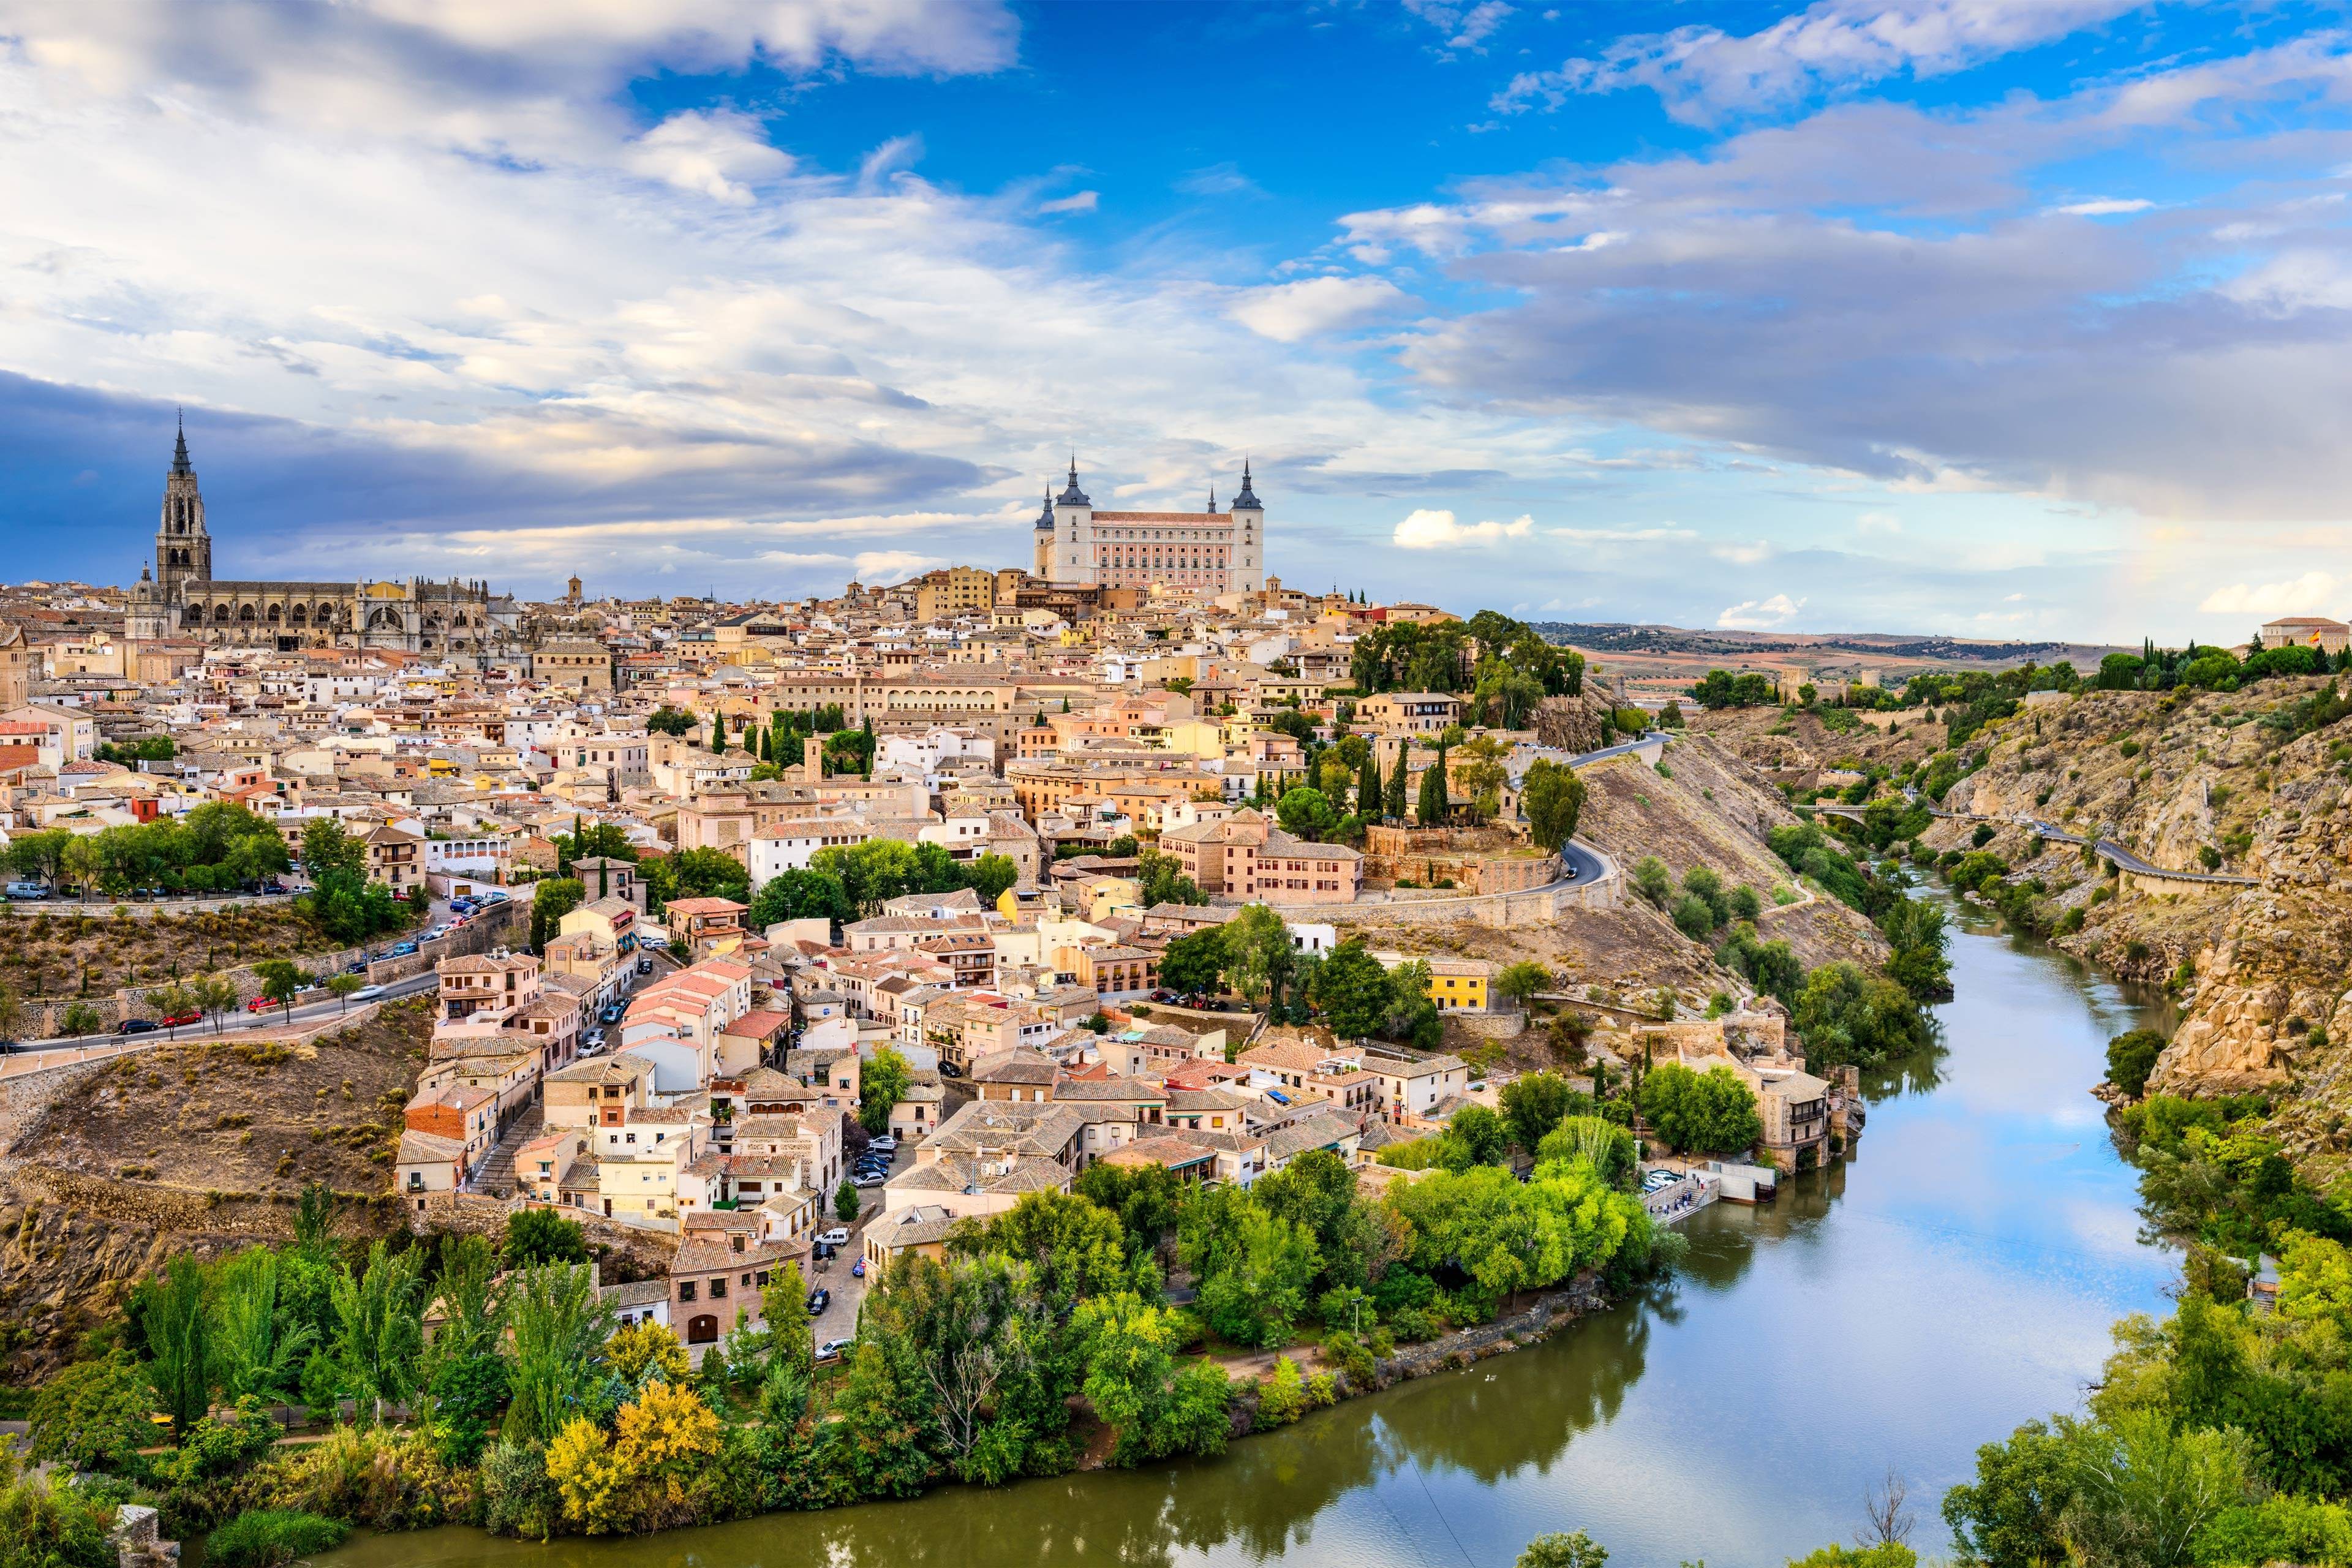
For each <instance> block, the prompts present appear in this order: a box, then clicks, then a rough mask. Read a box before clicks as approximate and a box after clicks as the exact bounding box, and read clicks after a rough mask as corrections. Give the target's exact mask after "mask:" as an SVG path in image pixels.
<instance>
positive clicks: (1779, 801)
mask: <svg viewBox="0 0 2352 1568" xmlns="http://www.w3.org/2000/svg"><path fill="white" fill-rule="evenodd" d="M1666 768H1667V771H1666V772H1664V773H1654V772H1652V771H1651V770H1650V768H1649V767H1648V766H1647V765H1645V764H1644V763H1642V762H1641V761H1640V760H1639V759H1638V758H1634V757H1621V758H1617V759H1614V760H1612V761H1610V762H1606V763H1600V764H1597V765H1595V766H1592V767H1589V768H1586V769H1584V770H1582V773H1581V776H1582V777H1583V779H1584V781H1585V784H1586V786H1587V788H1588V789H1589V791H1590V794H1589V795H1588V798H1587V800H1586V802H1585V806H1584V814H1583V817H1582V819H1581V820H1580V822H1579V824H1578V826H1577V837H1579V838H1580V839H1582V840H1583V841H1585V842H1586V843H1588V844H1591V845H1594V846H1595V847H1599V848H1601V849H1602V850H1603V851H1605V852H1606V853H1608V854H1609V855H1610V856H1611V857H1612V858H1614V859H1616V860H1617V861H1618V863H1619V865H1620V866H1621V867H1622V868H1625V869H1626V870H1627V871H1628V872H1629V873H1630V871H1631V869H1632V868H1633V865H1634V863H1635V862H1637V861H1639V860H1640V859H1642V858H1643V857H1644V856H1653V855H1654V856H1655V857H1657V858H1659V859H1660V860H1662V861H1664V863H1665V865H1666V868H1668V870H1669V871H1671V872H1672V873H1673V874H1674V876H1675V879H1676V880H1677V881H1679V880H1680V879H1681V878H1682V876H1683V874H1684V873H1685V871H1687V870H1689V869H1690V868H1692V867H1694V866H1706V867H1707V868H1709V869H1711V870H1713V871H1715V872H1717V874H1718V875H1720V876H1721V877H1722V878H1723V879H1724V880H1725V881H1726V882H1727V883H1728V884H1730V885H1733V886H1737V885H1738V884H1740V883H1743V882H1744V883H1747V884H1748V885H1749V886H1752V887H1754V888H1755V889H1757V892H1758V893H1759V896H1760V897H1761V898H1762V900H1763V902H1764V905H1765V913H1764V916H1763V919H1762V921H1761V922H1760V927H1761V934H1762V936H1763V937H1764V938H1765V939H1766V940H1768V941H1769V940H1771V939H1774V938H1785V939H1786V940H1787V941H1788V942H1789V945H1790V948H1791V949H1792V950H1793V951H1794V952H1796V954H1797V956H1798V957H1799V959H1800V960H1801V961H1802V962H1803V963H1805V964H1806V965H1807V966H1808V967H1810V966H1811V965H1814V964H1818V963H1826V962H1828V961H1829V960H1831V959H1834V958H1851V959H1854V960H1856V961H1858V962H1861V963H1871V964H1875V963H1883V962H1884V961H1885V956H1886V944H1885V940H1884V939H1883V938H1881V937H1880V936H1879V934H1878V932H1877V931H1876V930H1875V929H1874V928H1873V927H1872V926H1871V924H1870V922H1869V921H1866V920H1864V918H1863V917H1862V916H1861V915H1859V914H1857V913H1855V912H1854V911H1853V910H1850V909H1847V908H1846V907H1845V906H1844V905H1843V904H1840V903H1837V902H1836V901H1835V900H1830V899H1827V898H1822V897H1817V896H1812V897H1809V896H1808V895H1805V894H1804V893H1802V892H1801V890H1800V889H1799V888H1798V886H1797V879H1796V878H1794V877H1793V876H1791V875H1790V871H1789V868H1787V867H1786V866H1784V865H1782V864H1781V863H1780V859H1779V858H1778V857H1776V856H1775V855H1773V853H1772V851H1771V849H1770V848H1769V847H1767V845H1766V843H1765V841H1764V835H1765V834H1766V833H1767V832H1769V830H1770V829H1771V828H1773V827H1776V826H1780V825H1782V824H1784V823H1792V822H1795V821H1796V820H1797V816H1796V814H1795V813H1794V812H1793V811H1791V810H1790V807H1789V805H1788V802H1787V801H1786V800H1785V799H1784V798H1783V797H1782V796H1781V795H1780V792H1779V791H1778V790H1777V789H1775V788H1773V787H1772V786H1771V785H1770V784H1768V783H1766V782H1765V780H1764V778H1763V776H1762V775H1761V774H1760V773H1759V772H1758V771H1757V770H1756V769H1755V768H1753V767H1751V766H1749V765H1748V764H1747V763H1743V762H1742V761H1740V760H1739V759H1738V757H1737V756H1735V755H1733V754H1732V753H1731V752H1728V751H1727V750H1726V749H1725V748H1723V747H1722V746H1720V745H1719V744H1718V743H1717V742H1715V741H1713V740H1710V739H1706V738H1705V737H1692V738H1689V739H1685V740H1681V741H1677V742H1675V743H1674V744H1673V745H1671V746H1670V747H1669V748H1668V750H1667V753H1666ZM1776 889H1786V896H1788V897H1790V899H1791V900H1793V901H1792V902H1791V903H1790V904H1789V905H1787V906H1785V907H1782V906H1780V905H1777V904H1776V902H1775V897H1774V895H1775V891H1776ZM1362 929H1363V931H1364V934H1365V936H1366V937H1367V939H1368V940H1370V942H1371V943H1372V945H1373V946H1375V947H1382V946H1389V947H1398V948H1404V949H1408V950H1411V951H1421V952H1444V953H1452V954H1454V955H1458V956H1462V957H1471V958H1485V959H1491V960H1494V961H1495V962H1496V963H1516V962H1517V961H1519V960H1521V959H1533V960H1535V961H1537V962H1538V963H1542V964H1544V965H1545V966H1546V967H1547V968H1549V969H1550V970H1551V971H1552V972H1553V973H1555V974H1557V975H1558V976H1559V978H1560V979H1561V981H1562V982H1564V983H1565V984H1569V985H1576V986H1596V987H1600V988H1602V989H1604V990H1608V991H1612V992H1614V993H1616V994H1619V995H1622V996H1628V997H1630V996H1635V995H1640V996H1647V995H1648V994H1651V993H1653V992H1654V991H1655V990H1656V989H1657V988H1658V987H1660V986H1664V987H1667V988H1669V989H1671V990H1674V991H1675V992H1676V993H1678V994H1680V995H1681V996H1682V997H1683V998H1684V1000H1685V1004H1686V1005H1690V1006H1692V1007H1694V1008H1696V1007H1700V1006H1704V1005H1705V1004H1706V999H1707V997H1709V996H1710V995H1712V994H1714V993H1716V992H1717V991H1727V992H1731V993H1733V994H1740V993H1743V992H1744V991H1746V990H1747V989H1748V987H1747V986H1746V985H1745V984H1744V983H1742V982H1741V981H1740V980H1739V979H1738V977H1737V976H1735V975H1733V974H1731V973H1728V972H1727V971H1726V970H1724V969H1723V968H1722V967H1721V966H1720V965H1718V964H1717V963H1716V962H1715V956H1714V952H1713V950H1712V947H1711V946H1710V945H1707V944H1702V943H1700V942H1693V941H1691V940H1690V939H1689V938H1687V937H1685V936H1684V935H1683V934H1682V932H1680V931H1676V930H1675V927H1674V924H1673V922H1672V921H1669V920H1668V919H1667V918H1666V915H1665V913H1664V911H1663V910H1659V909H1657V908H1656V907H1655V906H1654V905H1652V904H1650V903H1649V902H1648V901H1646V900H1643V899H1641V898H1638V897H1635V896H1633V895H1632V894H1630V893H1629V894H1628V896H1627V898H1626V900H1625V902H1624V904H1623V906H1622V908H1619V909H1613V910H1570V912H1569V913H1568V914H1567V915H1565V916H1564V917H1563V918H1561V919H1560V920H1559V921H1555V922H1553V923H1551V924H1549V925H1546V926H1541V927H1535V928H1527V929H1518V930H1501V929H1497V928H1496V927H1491V926H1482V925H1474V924H1471V923H1469V922H1466V921H1465V922H1460V923H1457V924H1454V925H1451V926H1412V927H1404V926H1385V925H1378V924H1373V925H1368V926H1366V927H1363V928H1362Z"/></svg>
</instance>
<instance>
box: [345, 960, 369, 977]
mask: <svg viewBox="0 0 2352 1568" xmlns="http://www.w3.org/2000/svg"><path fill="white" fill-rule="evenodd" d="M343 973H346V974H365V973H367V960H366V959H364V958H355V959H353V960H352V961H351V962H350V963H346V964H344V965H343Z"/></svg>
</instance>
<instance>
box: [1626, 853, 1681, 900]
mask: <svg viewBox="0 0 2352 1568" xmlns="http://www.w3.org/2000/svg"><path fill="white" fill-rule="evenodd" d="M1633 890H1634V891H1635V892H1637V893H1639V894H1641V895H1642V896H1643V898H1645V899H1647V900H1650V902H1652V903H1654V904H1655V905H1657V906H1658V908H1660V909H1662V910H1663V909H1664V908H1665V907H1666V901H1667V900H1669V899H1672V898H1673V897H1674V896H1675V879H1674V875H1673V873H1671V872H1669V871H1668V870H1667V869H1666V863H1665V862H1664V861H1663V860H1661V859H1659V858H1657V857H1656V856H1655V855H1644V856H1643V857H1642V858H1640V859H1639V860H1636V861H1635V862H1634V863H1633Z"/></svg>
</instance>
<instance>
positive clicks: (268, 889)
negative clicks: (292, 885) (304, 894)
mask: <svg viewBox="0 0 2352 1568" xmlns="http://www.w3.org/2000/svg"><path fill="white" fill-rule="evenodd" d="M285 890H286V884H285V883H283V882H264V883H262V884H261V892H262V894H263V896H264V897H270V896H274V895H276V894H278V893H282V892H284V891H285Z"/></svg>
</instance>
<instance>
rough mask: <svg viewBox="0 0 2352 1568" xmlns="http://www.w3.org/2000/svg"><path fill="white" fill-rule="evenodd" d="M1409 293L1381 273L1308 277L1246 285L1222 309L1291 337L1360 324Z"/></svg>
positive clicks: (1277, 336) (1260, 329) (1278, 337)
mask: <svg viewBox="0 0 2352 1568" xmlns="http://www.w3.org/2000/svg"><path fill="white" fill-rule="evenodd" d="M1410 298H1411V296H1410V295H1408V294H1406V293H1405V292H1404V290H1403V289H1399V288H1398V287H1397V286H1396V285H1395V284H1393V283H1391V282H1390V281H1389V280H1388V279H1385V278H1307V279H1300V280H1299V281H1298V282H1296V283H1276V284H1272V285H1269V286H1268V287H1266V288H1264V289H1250V290H1248V291H1246V292H1245V293H1244V294H1243V295H1242V296H1241V298H1240V299H1238V300H1235V301H1234V304H1233V306H1232V307H1231V309H1230V310H1227V312H1226V313H1227V314H1228V315H1230V316H1232V317H1233V319H1234V321H1239V322H1240V323H1241V324H1242V325H1244V326H1245V327H1247V328H1248V329H1249V330H1250V331H1254V332H1255V333H1257V334H1258V335H1259V336H1261V337H1268V338H1272V339H1273V340H1274V341H1275V342H1281V343H1295V342H1298V341H1299V340H1301V339H1302V338H1311V337H1316V336H1318V335H1319V334H1321V333H1324V332H1329V331H1338V330H1339V329H1340V328H1343V327H1352V326H1356V325H1359V324H1360V323H1361V322H1363V321H1369V320H1370V319H1371V318H1372V317H1375V316H1379V315H1382V314H1385V313H1386V312H1388V311H1389V310H1393V309H1395V308H1396V307H1398V306H1400V305H1402V304H1403V303H1405V302H1406V301H1407V300H1410Z"/></svg>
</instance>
